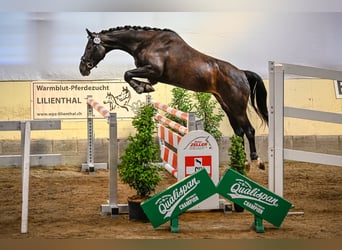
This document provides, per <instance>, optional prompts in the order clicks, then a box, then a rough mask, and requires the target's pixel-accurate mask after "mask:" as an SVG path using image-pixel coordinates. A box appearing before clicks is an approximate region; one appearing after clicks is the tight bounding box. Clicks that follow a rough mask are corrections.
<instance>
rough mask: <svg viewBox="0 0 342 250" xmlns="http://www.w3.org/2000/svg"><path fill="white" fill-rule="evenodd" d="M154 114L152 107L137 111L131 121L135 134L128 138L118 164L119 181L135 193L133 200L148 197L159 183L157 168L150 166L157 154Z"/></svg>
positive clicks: (144, 107)
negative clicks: (154, 135)
mask: <svg viewBox="0 0 342 250" xmlns="http://www.w3.org/2000/svg"><path fill="white" fill-rule="evenodd" d="M155 112H156V111H155V109H154V107H153V106H152V105H144V106H142V107H141V108H140V109H139V110H138V112H137V114H136V116H135V117H134V118H133V121H132V125H133V126H134V127H135V128H136V130H137V133H136V134H135V136H129V138H128V141H129V144H128V146H127V148H126V150H125V152H124V153H123V155H122V157H121V162H120V164H118V170H119V176H120V177H121V180H122V181H123V182H124V183H126V184H128V185H129V186H130V187H131V188H133V189H135V190H136V191H137V194H136V197H134V198H146V197H148V196H149V195H150V194H151V193H152V192H154V191H155V189H156V187H157V185H158V183H159V182H160V181H161V176H160V173H159V168H158V167H157V166H154V165H153V164H152V162H153V161H154V160H155V159H156V155H157V152H158V147H157V145H156V144H155V142H154V139H153V133H154V129H155V123H154V120H153V116H154V114H155Z"/></svg>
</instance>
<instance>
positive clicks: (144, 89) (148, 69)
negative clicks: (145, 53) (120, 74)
mask: <svg viewBox="0 0 342 250" xmlns="http://www.w3.org/2000/svg"><path fill="white" fill-rule="evenodd" d="M157 75H159V72H158V71H157V70H156V69H154V68H153V67H152V66H151V65H146V66H143V67H139V68H136V69H132V70H128V71H126V72H125V75H124V78H125V81H126V82H128V83H129V85H131V87H132V88H133V89H134V90H135V91H136V92H137V93H138V94H141V93H149V92H153V91H154V88H153V87H152V85H151V83H147V82H143V81H139V80H137V79H134V77H139V78H146V79H153V78H154V77H155V76H157ZM153 83H156V81H153V82H152V84H153Z"/></svg>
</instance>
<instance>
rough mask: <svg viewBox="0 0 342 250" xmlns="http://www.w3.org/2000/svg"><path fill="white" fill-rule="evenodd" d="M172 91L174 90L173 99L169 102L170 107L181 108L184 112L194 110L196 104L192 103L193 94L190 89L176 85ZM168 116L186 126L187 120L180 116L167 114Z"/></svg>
mask: <svg viewBox="0 0 342 250" xmlns="http://www.w3.org/2000/svg"><path fill="white" fill-rule="evenodd" d="M171 92H172V100H171V103H169V106H170V107H173V108H175V109H178V110H181V111H183V112H191V111H192V109H193V107H194V104H193V103H192V100H191V95H190V92H189V91H187V90H186V89H183V88H178V87H176V88H173V89H172V91H171ZM166 117H167V118H169V119H170V120H173V121H175V122H177V123H179V124H181V125H183V126H186V121H183V120H182V119H180V118H177V117H174V116H172V115H169V114H167V116H166Z"/></svg>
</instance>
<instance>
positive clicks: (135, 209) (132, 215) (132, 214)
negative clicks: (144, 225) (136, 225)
mask: <svg viewBox="0 0 342 250" xmlns="http://www.w3.org/2000/svg"><path fill="white" fill-rule="evenodd" d="M140 203H141V201H140V200H139V201H134V200H130V199H129V200H128V214H129V219H130V220H133V221H141V222H148V221H149V220H148V218H147V216H146V214H145V212H144V210H143V209H142V207H141V205H140Z"/></svg>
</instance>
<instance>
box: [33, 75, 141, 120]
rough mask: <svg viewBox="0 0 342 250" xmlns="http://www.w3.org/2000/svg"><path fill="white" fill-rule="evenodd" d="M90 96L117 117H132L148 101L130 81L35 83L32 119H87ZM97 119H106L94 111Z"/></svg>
mask: <svg viewBox="0 0 342 250" xmlns="http://www.w3.org/2000/svg"><path fill="white" fill-rule="evenodd" d="M89 95H91V96H92V98H93V99H94V100H96V101H97V102H98V103H99V104H100V105H102V106H104V107H105V108H106V109H107V110H108V111H109V112H112V113H117V117H118V118H131V117H133V116H134V114H135V112H136V110H137V109H138V107H140V106H141V105H142V104H143V103H145V102H146V96H145V95H139V94H137V93H136V92H135V91H134V90H133V89H132V88H131V87H130V86H129V85H128V83H126V82H124V81H122V80H117V81H106V82H102V81H101V82H99V81H94V82H83V81H53V82H43V81H37V82H32V88H31V103H32V105H31V113H32V118H33V119H84V118H87V96H89ZM93 114H94V118H103V117H102V116H101V114H99V113H98V112H97V111H96V110H93Z"/></svg>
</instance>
